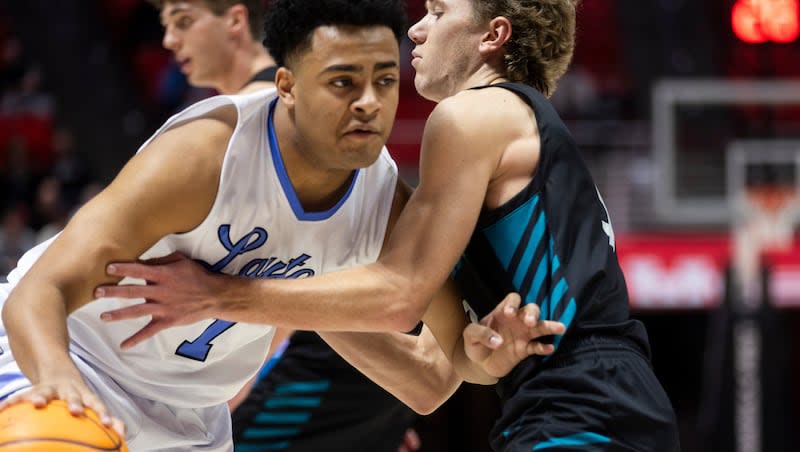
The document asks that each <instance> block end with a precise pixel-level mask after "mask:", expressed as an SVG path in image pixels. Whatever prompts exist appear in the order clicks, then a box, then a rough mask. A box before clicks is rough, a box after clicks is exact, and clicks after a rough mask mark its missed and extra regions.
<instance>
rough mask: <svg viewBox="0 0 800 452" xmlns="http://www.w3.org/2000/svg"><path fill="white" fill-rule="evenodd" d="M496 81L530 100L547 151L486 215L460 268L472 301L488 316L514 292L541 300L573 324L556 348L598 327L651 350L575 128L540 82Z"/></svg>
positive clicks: (550, 312)
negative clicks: (523, 183)
mask: <svg viewBox="0 0 800 452" xmlns="http://www.w3.org/2000/svg"><path fill="white" fill-rule="evenodd" d="M491 87H500V88H505V89H508V90H511V91H513V92H514V93H516V94H517V95H519V96H520V97H521V98H522V99H523V100H525V102H526V103H528V105H530V106H531V108H532V109H533V111H534V113H535V115H536V120H537V124H538V128H539V134H540V143H541V151H540V158H539V164H538V166H537V169H536V173H535V175H534V177H533V179H532V180H531V182H530V184H528V186H527V187H526V188H525V189H523V190H522V191H521V192H519V193H517V194H516V195H515V196H514V197H513V198H512V199H511V200H509V201H508V202H506V203H505V204H504V205H502V206H500V207H498V208H496V209H484V210H483V211H482V212H481V215H480V217H479V219H478V223H477V225H476V228H475V231H474V233H473V236H472V238H471V240H470V243H469V245H468V247H467V249H466V251H465V253H464V255H463V258H462V259H461V261H460V262H459V264H458V266H457V268H456V270H455V271H454V277H455V280H456V282H457V283H458V285H459V287H460V288H461V291H462V293H463V295H464V297H465V298H466V300H467V301H468V303H469V306H470V307H471V308H472V309H473V310H474V311H475V313H476V314H477V315H478V317H482V316H484V315H486V314H488V313H489V312H491V310H492V309H493V308H494V307H495V306H496V305H497V303H498V302H499V301H500V300H501V299H502V298H503V297H504V296H505V295H506V294H507V293H509V292H518V293H519V294H520V295H521V297H522V301H523V304H528V303H536V304H537V305H538V306H539V307H540V310H541V317H542V319H547V320H557V321H560V322H563V323H564V324H565V325H566V326H567V332H566V334H565V335H564V336H559V337H555V338H550V339H551V340H552V342H553V343H554V344H555V345H556V348H557V350H558V346H559V345H560V343H561V341H562V340H568V339H569V338H570V337H579V336H582V335H586V334H591V333H609V334H612V335H617V334H623V335H627V336H630V337H632V339H634V340H636V341H637V342H638V343H640V344H641V345H642V346H643V347H644V348H645V349H647V348H648V346H647V338H646V333H645V332H644V329H643V328H642V327H641V325H640V324H638V322H631V321H629V310H628V293H627V289H626V285H625V278H624V276H623V273H622V270H621V269H620V266H619V263H618V262H617V256H616V252H615V243H614V231H613V229H612V227H611V220H610V219H609V215H608V212H607V210H606V208H605V204H604V202H603V199H602V197H601V196H600V193H599V191H598V189H597V187H596V186H595V183H594V181H593V180H592V176H591V174H590V173H589V169H588V168H587V166H586V164H585V163H584V161H583V158H582V157H581V155H580V154H579V151H578V148H577V146H576V144H575V141H574V140H573V138H572V136H571V134H570V132H569V130H568V129H567V127H566V126H565V125H564V123H563V122H562V121H561V119H560V118H559V116H558V114H557V113H556V111H555V110H554V109H553V108H552V106H551V105H550V102H549V101H548V100H547V99H546V98H545V97H544V96H543V95H542V94H541V93H539V92H538V91H536V90H534V89H533V88H531V87H529V86H526V85H522V84H516V83H502V84H497V85H491ZM484 88H486V87H484ZM557 353H558V351H556V354H557ZM547 359H548V358H542V357H532V358H529V359H527V360H525V362H523V363H521V364H520V365H519V366H517V368H516V369H515V370H514V371H513V372H512V373H511V374H510V375H509V376H508V377H506V379H511V380H512V381H516V382H519V380H520V378H524V376H525V375H527V374H529V373H530V372H531V371H533V370H535V368H536V367H537V363H539V362H541V361H542V360H547ZM506 383H507V381H506ZM501 386H502V385H501Z"/></svg>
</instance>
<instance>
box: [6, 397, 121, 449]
mask: <svg viewBox="0 0 800 452" xmlns="http://www.w3.org/2000/svg"><path fill="white" fill-rule="evenodd" d="M11 451H14V452H32V451H42V452H44V451H47V452H88V451H108V452H128V448H127V446H125V440H124V439H123V438H121V437H120V435H119V434H117V432H116V430H114V429H113V428H110V427H106V426H104V425H103V424H102V423H101V422H100V418H99V417H98V416H97V414H95V412H94V411H92V410H90V409H88V408H87V409H86V415H85V416H73V415H72V414H71V413H70V412H69V410H67V404H66V402H64V401H62V400H54V401H52V402H50V403H49V404H48V405H47V406H46V407H44V408H39V409H37V408H36V407H34V406H33V404H31V403H27V402H25V403H17V404H14V405H11V406H9V407H7V408H6V409H4V410H3V411H0V452H11Z"/></svg>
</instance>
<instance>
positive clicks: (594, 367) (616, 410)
mask: <svg viewBox="0 0 800 452" xmlns="http://www.w3.org/2000/svg"><path fill="white" fill-rule="evenodd" d="M508 395H509V397H508V399H507V400H505V402H504V403H503V413H502V416H501V418H500V420H499V421H498V422H497V424H496V425H495V429H494V430H493V432H492V441H491V442H492V447H493V448H494V450H496V451H498V452H531V451H539V450H542V451H548V452H549V451H551V450H552V451H553V452H566V451H582V452H586V451H604V452H611V451H615V452H616V451H619V452H678V451H680V443H679V439H678V427H677V422H676V419H675V412H674V410H673V409H672V404H671V403H670V401H669V398H668V397H667V394H666V393H665V392H664V389H663V388H662V386H661V383H659V381H658V379H657V378H656V376H655V374H654V373H653V369H652V367H651V366H650V361H649V359H648V357H647V352H646V351H645V350H643V349H642V347H641V346H639V344H638V343H636V342H635V341H633V340H631V339H628V338H625V337H624V336H603V335H590V336H586V337H582V338H580V339H577V340H573V341H570V342H569V343H567V342H566V341H565V343H564V344H562V345H561V347H560V349H559V351H558V353H557V354H556V355H555V356H553V360H552V361H548V362H546V363H545V365H543V366H542V367H541V368H540V369H538V370H537V371H536V372H535V373H532V374H531V376H530V377H529V378H527V379H526V380H525V381H524V382H523V383H522V384H521V385H519V387H518V388H517V389H516V391H514V392H513V393H509V394H508Z"/></svg>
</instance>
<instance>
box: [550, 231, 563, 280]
mask: <svg viewBox="0 0 800 452" xmlns="http://www.w3.org/2000/svg"><path fill="white" fill-rule="evenodd" d="M550 255H551V256H553V268H552V269H551V270H550V274H551V275H553V276H555V275H556V270H558V267H559V266H561V263H560V262H559V261H558V256H557V255H556V241H555V240H553V237H550Z"/></svg>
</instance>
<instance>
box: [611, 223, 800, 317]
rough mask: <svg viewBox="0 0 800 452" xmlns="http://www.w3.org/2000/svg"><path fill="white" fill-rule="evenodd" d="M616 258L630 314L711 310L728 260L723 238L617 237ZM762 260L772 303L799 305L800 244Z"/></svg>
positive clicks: (721, 293) (726, 242) (727, 245)
mask: <svg viewBox="0 0 800 452" xmlns="http://www.w3.org/2000/svg"><path fill="white" fill-rule="evenodd" d="M617 255H618V258H619V261H620V265H621V266H622V269H623V271H624V272H625V279H626V281H627V284H628V291H629V293H630V298H631V308H632V309H635V310H663V309H711V308H714V307H716V306H718V305H719V303H721V302H722V299H723V297H724V290H725V269H726V267H727V266H728V264H729V262H730V259H731V242H730V240H729V237H728V235H727V234H707V235H698V234H691V235H689V234H687V235H666V234H665V235H660V234H652V235H637V234H632V235H623V236H617ZM765 259H766V261H767V262H768V263H769V265H770V266H771V269H772V272H771V276H770V287H771V301H772V303H774V304H776V305H778V306H781V307H794V306H800V240H795V244H794V246H793V248H792V249H791V250H788V251H787V252H782V253H771V254H769V255H767V256H765Z"/></svg>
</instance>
